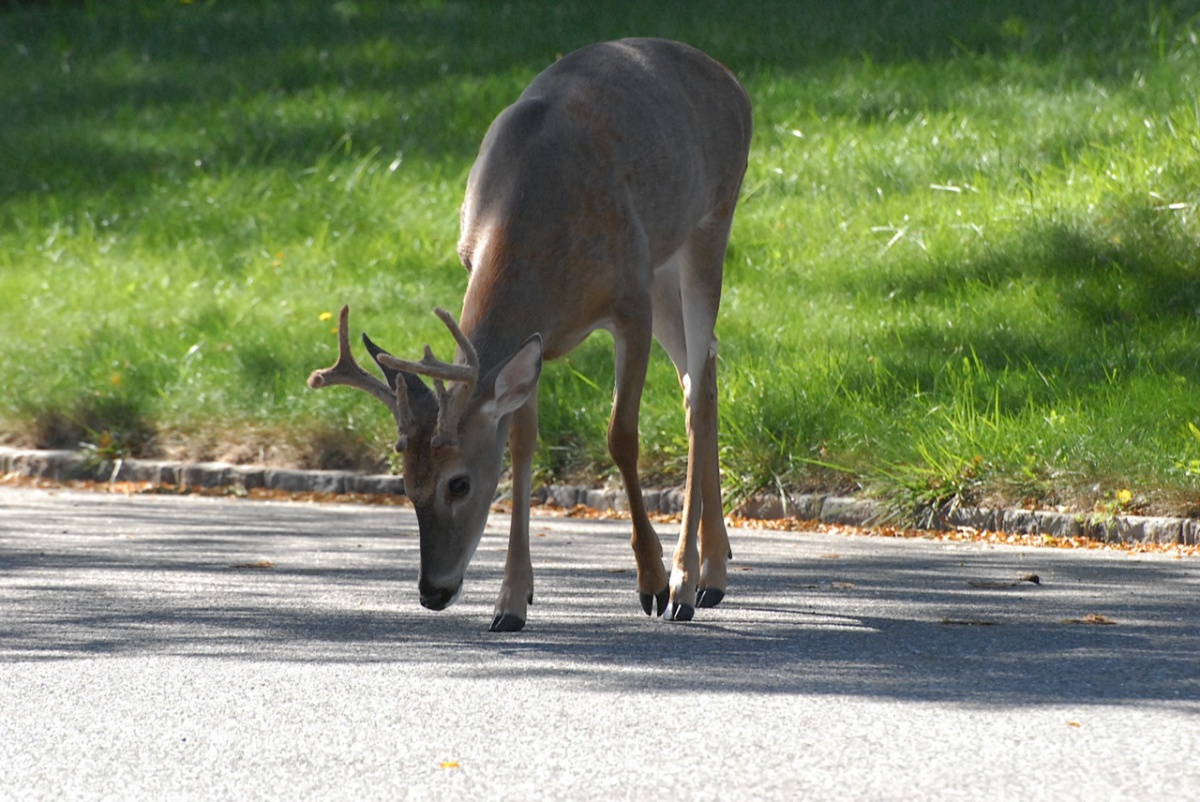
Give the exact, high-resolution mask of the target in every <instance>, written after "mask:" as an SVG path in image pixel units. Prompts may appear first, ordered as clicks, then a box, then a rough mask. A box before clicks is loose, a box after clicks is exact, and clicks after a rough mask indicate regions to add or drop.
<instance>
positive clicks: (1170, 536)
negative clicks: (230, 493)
mask: <svg viewBox="0 0 1200 802" xmlns="http://www.w3.org/2000/svg"><path fill="white" fill-rule="evenodd" d="M10 474H16V475H19V476H28V477H32V478H37V479H50V480H55V481H70V480H91V481H99V482H150V483H154V484H164V485H176V486H178V487H203V488H213V487H235V488H243V489H246V490H253V489H256V488H265V489H268V490H281V491H285V492H290V493H303V492H316V493H335V494H341V493H365V494H391V495H403V494H404V480H403V479H402V478H401V477H399V476H391V475H367V474H361V473H356V472H354V471H300V470H291V469H285V468H265V467H258V466H251V465H231V464H229V463H224V462H199V463H178V462H160V461H155V460H135V459H127V460H99V461H97V460H93V459H89V458H88V457H87V456H85V455H84V454H83V453H81V452H78V451H40V450H31V449H15V448H8V447H5V446H0V475H3V476H7V475H10ZM642 497H643V499H644V500H645V502H646V508H647V510H649V511H650V512H652V513H665V514H678V513H680V512H682V511H683V491H682V490H679V489H669V490H646V491H644V492H643V494H642ZM534 500H535V501H536V502H537V503H538V504H544V505H549V506H553V507H563V508H571V507H576V506H579V505H583V506H586V507H590V508H592V509H595V510H599V511H604V510H618V511H624V510H628V509H629V503H628V500H627V499H626V497H625V493H624V492H622V491H620V490H596V489H591V488H586V487H576V486H573V485H547V486H545V487H541V488H538V489H537V490H536V491H535V492H534ZM736 512H737V514H738V515H741V516H743V517H745V518H752V519H753V518H757V519H763V520H770V519H777V518H784V517H789V516H794V517H796V518H799V519H801V520H812V521H821V522H822V523H828V524H842V525H848V526H870V525H872V524H874V523H878V522H879V521H881V520H883V519H885V518H886V517H887V514H888V512H889V509H888V507H887V506H886V505H884V504H883V503H881V502H878V501H872V500H870V499H859V498H852V497H844V496H828V495H819V494H795V495H793V494H789V495H787V496H786V497H782V498H781V497H779V496H775V495H758V496H754V497H752V498H750V499H748V500H747V501H745V502H744V503H743V504H742V505H741V506H740V507H739V508H738V509H737V510H736ZM929 528H931V529H935V530H953V529H973V530H976V531H981V532H1005V533H1009V534H1023V535H1048V536H1053V537H1084V538H1090V539H1092V540H1097V541H1102V542H1106V543H1116V542H1124V543H1155V544H1160V545H1170V544H1182V545H1188V546H1195V545H1200V520H1197V519H1194V518H1159V517H1150V516H1140V515H1121V516H1096V515H1077V514H1072V513H1061V512H1051V511H1045V510H1015V509H1014V510H992V509H983V508H977V507H956V508H953V509H947V510H941V511H938V513H937V514H936V515H934V516H933V520H932V522H931V526H930V527H929Z"/></svg>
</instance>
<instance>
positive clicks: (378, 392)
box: [308, 304, 412, 435]
mask: <svg viewBox="0 0 1200 802" xmlns="http://www.w3.org/2000/svg"><path fill="white" fill-rule="evenodd" d="M349 322H350V305H349V304H346V305H345V306H343V307H342V311H341V314H340V315H339V316H338V356H337V361H336V362H334V363H333V366H332V367H328V368H325V369H324V370H314V371H313V372H312V373H311V374H310V375H309V377H308V386H309V387H311V388H313V389H314V390H319V389H321V388H322V387H333V386H334V385H342V386H344V387H354V388H356V389H359V390H362V391H363V392H365V393H369V394H370V395H373V396H375V397H376V398H378V399H379V400H380V401H382V402H383V403H384V404H385V405H386V406H387V408H388V409H389V410H390V411H391V413H392V417H393V418H395V419H396V427H397V428H398V429H399V430H400V432H401V434H402V435H403V434H404V433H405V432H407V431H408V429H409V428H411V424H412V414H411V412H410V411H409V409H408V392H407V388H406V387H405V386H404V382H403V380H400V381H397V383H396V384H397V386H396V389H395V390H394V391H393V390H392V388H391V387H389V386H388V385H387V383H386V382H383V381H380V380H379V379H378V378H377V377H375V376H373V375H371V374H370V373H367V372H366V371H365V370H363V369H362V368H361V367H359V364H358V362H356V361H355V360H354V354H353V353H352V352H351V351H350V325H349Z"/></svg>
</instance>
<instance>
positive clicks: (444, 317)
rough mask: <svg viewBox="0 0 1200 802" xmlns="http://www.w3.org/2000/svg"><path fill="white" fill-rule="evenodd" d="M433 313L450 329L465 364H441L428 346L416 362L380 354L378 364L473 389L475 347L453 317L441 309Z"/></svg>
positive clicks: (476, 359) (476, 368) (476, 375)
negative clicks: (465, 359)
mask: <svg viewBox="0 0 1200 802" xmlns="http://www.w3.org/2000/svg"><path fill="white" fill-rule="evenodd" d="M433 311H434V314H436V315H437V316H438V317H439V318H440V319H441V321H442V322H443V323H445V324H446V328H448V329H450V333H451V334H452V335H453V336H454V340H455V342H457V343H458V347H459V349H460V350H461V351H462V352H463V355H464V356H466V358H467V364H465V365H459V364H455V363H453V362H443V361H441V360H440V359H438V358H437V357H435V356H434V355H433V349H432V348H430V347H429V346H428V345H426V346H425V356H423V357H421V359H420V360H418V361H416V362H413V361H412V360H409V359H399V358H397V357H394V356H392V355H391V354H381V355H380V357H379V359H380V362H382V363H383V364H384V365H387V366H388V367H389V368H392V369H393V370H403V371H406V372H408V373H416V374H419V375H421V376H428V377H429V378H431V379H439V380H441V381H447V382H461V383H463V384H466V385H468V386H470V387H472V388H473V387H474V386H475V382H476V381H477V380H478V379H479V354H478V353H476V351H475V346H473V345H471V341H470V340H468V339H467V336H466V335H465V334H463V333H462V329H460V328H459V327H458V324H457V323H455V322H454V317H453V316H452V315H451V314H450V313H449V312H447V311H446V310H445V309H441V308H438V309H435V310H433Z"/></svg>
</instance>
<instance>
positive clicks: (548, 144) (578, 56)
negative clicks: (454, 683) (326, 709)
mask: <svg viewBox="0 0 1200 802" xmlns="http://www.w3.org/2000/svg"><path fill="white" fill-rule="evenodd" d="M750 127H751V125H750V102H749V99H748V98H747V96H746V93H745V91H744V90H743V89H742V87H741V86H740V85H739V84H738V82H737V80H736V79H735V78H734V77H733V75H732V74H730V72H729V71H728V70H726V69H725V68H724V67H723V66H721V65H720V64H718V63H717V62H716V61H713V60H712V59H711V58H709V57H708V56H706V55H704V54H703V53H701V52H700V51H698V50H695V49H693V48H691V47H688V46H687V45H683V44H679V43H677V42H669V41H664V40H656V39H625V40H622V41H618V42H608V43H603V44H596V45H592V46H590V47H585V48H583V49H582V50H579V51H576V52H574V53H571V54H570V55H568V56H565V57H564V58H562V59H560V60H559V61H558V62H556V63H555V64H554V65H552V66H551V67H549V68H547V69H546V70H545V71H544V72H542V73H541V74H540V75H538V76H537V77H536V78H535V79H534V80H533V82H532V83H531V84H530V85H529V87H528V88H527V89H526V90H525V91H524V92H523V93H522V94H521V96H520V97H519V98H518V99H517V101H516V102H515V103H514V104H513V105H512V106H509V107H508V108H507V109H505V110H504V111H502V112H501V113H500V115H499V116H498V117H497V118H496V120H495V121H494V122H493V123H492V125H491V127H490V128H489V129H488V131H487V135H486V136H485V137H484V139H483V143H482V145H481V146H480V149H479V157H478V158H477V159H476V161H475V164H474V166H473V167H472V168H471V172H470V176H469V178H468V179H467V192H466V198H465V199H464V201H463V205H462V210H461V216H462V235H461V238H460V240H459V244H458V254H459V257H460V258H461V260H462V263H463V265H464V266H465V267H466V269H467V271H468V272H469V274H470V277H469V279H468V282H467V290H466V297H465V298H464V300H463V308H462V313H461V314H460V315H459V321H458V323H455V321H454V318H453V317H452V316H451V315H450V314H449V313H447V312H445V311H443V310H441V309H438V310H436V312H437V315H438V317H440V318H441V320H442V322H443V323H445V325H446V327H447V328H448V329H449V330H450V332H451V334H452V335H453V337H454V340H455V341H456V342H457V344H458V348H457V352H456V355H455V358H454V361H453V362H449V363H447V362H441V361H439V360H437V359H436V358H435V357H434V356H433V353H432V351H431V350H430V348H429V346H426V347H425V355H424V357H423V358H422V359H420V360H419V361H408V360H404V359H397V358H396V357H394V356H392V355H390V354H388V353H387V352H386V351H383V350H382V349H380V348H379V347H377V346H376V345H375V344H374V343H372V342H371V341H370V339H369V338H368V337H367V336H366V335H365V334H364V335H363V340H364V343H365V344H366V347H367V349H368V351H369V352H370V354H371V356H372V357H373V358H374V360H375V362H376V364H377V365H378V366H379V368H380V369H381V370H382V371H383V374H384V377H385V379H386V382H385V381H380V380H379V379H378V378H376V377H375V376H373V375H371V374H369V373H367V372H366V371H365V370H363V369H362V368H360V367H359V366H358V364H357V363H356V362H355V361H354V357H353V356H352V355H351V352H350V340H349V334H348V309H347V308H343V309H342V311H341V318H340V321H339V324H338V359H337V363H336V364H335V365H334V366H333V367H331V368H327V369H325V370H318V371H315V372H314V373H313V374H312V375H311V376H310V377H309V379H308V383H309V386H311V387H314V388H318V387H326V386H330V385H336V384H342V385H347V386H350V387H357V388H358V389H360V390H364V391H366V392H368V393H370V394H371V395H373V396H375V397H376V398H378V399H379V400H380V401H382V402H383V403H384V404H386V405H387V406H388V408H389V409H390V410H391V412H392V415H393V416H394V417H395V419H396V428H397V430H398V431H399V434H400V438H399V440H398V442H397V444H396V449H397V451H400V452H402V453H403V455H404V485H405V491H406V492H407V494H408V495H409V497H410V498H411V499H412V502H413V505H414V506H415V507H416V513H417V522H418V524H419V527H420V548H421V570H420V578H419V582H418V588H419V590H420V595H421V604H422V605H424V606H425V607H427V608H429V609H432V610H441V609H444V608H445V607H447V606H449V605H450V604H451V603H452V602H453V601H454V600H455V599H456V598H457V597H458V594H459V592H460V590H461V588H462V581H463V574H464V572H465V571H466V568H467V563H468V562H469V561H470V559H471V556H472V555H473V554H474V552H475V548H476V547H477V546H478V544H479V541H480V539H481V537H482V535H483V529H484V526H485V524H486V522H487V517H488V513H489V511H490V507H491V503H492V500H493V495H494V494H495V491H496V486H497V483H498V481H499V475H500V470H501V463H502V459H503V455H504V444H505V442H506V441H507V443H508V447H509V450H510V452H511V456H512V493H513V510H512V529H511V532H510V535H509V542H508V554H507V558H506V562H505V566H504V579H503V582H502V583H501V586H500V595H499V598H498V599H497V601H496V609H495V615H494V617H493V619H492V624H491V629H492V630H493V631H516V630H519V629H521V628H522V627H524V625H525V618H526V609H527V605H528V604H530V603H532V601H533V564H532V561H531V559H530V553H529V501H530V491H531V487H530V485H531V481H532V479H531V473H532V463H533V455H534V449H535V447H536V441H537V385H538V376H539V374H540V372H541V366H542V360H543V359H555V358H557V357H560V356H562V355H564V354H566V353H567V352H569V351H571V350H572V349H573V348H575V347H576V346H577V345H579V344H580V343H581V342H582V341H583V340H584V339H585V338H586V337H587V336H588V335H589V334H590V333H591V332H593V331H595V330H596V329H606V330H608V331H609V332H611V333H612V336H613V341H614V350H615V362H616V364H615V373H616V387H615V397H614V400H613V409H612V418H611V421H610V423H609V427H608V448H609V452H610V453H611V454H612V458H613V461H614V462H615V463H616V466H617V468H618V469H619V470H620V472H621V478H622V479H623V480H624V483H625V490H626V493H627V494H628V497H629V511H630V514H631V516H632V518H633V540H632V545H633V552H634V557H635V559H636V562H637V587H638V591H639V594H640V598H641V604H642V608H643V609H644V610H645V612H646V613H647V614H648V615H649V614H651V613H653V612H654V611H655V608H656V607H657V613H658V614H659V615H664V614H665V616H666V617H667V618H668V619H670V620H675V621H687V620H689V619H691V618H692V616H693V614H694V609H695V608H696V607H697V606H698V607H712V606H714V605H716V604H717V603H719V602H720V601H721V599H722V598H723V597H724V595H725V587H726V568H725V563H726V560H727V558H728V556H729V540H728V536H727V534H726V531H725V522H724V517H723V510H722V506H721V484H720V475H719V469H718V465H717V375H716V370H717V340H716V337H715V336H714V334H713V327H714V325H715V323H716V317H717V307H718V306H719V304H720V298H721V274H722V266H723V262H724V258H725V247H726V243H727V242H728V239H729V228H730V224H731V223H732V220H733V211H734V206H735V205H736V203H737V197H738V190H739V188H740V186H741V182H742V176H743V174H744V172H745V170H746V159H747V154H748V151H749V147H750ZM651 336H653V337H654V338H656V339H657V340H658V342H659V343H660V344H661V345H662V347H663V349H664V350H665V351H666V353H667V355H668V356H669V357H670V358H671V361H672V362H673V363H674V364H675V368H676V370H677V371H678V373H679V380H680V383H681V384H682V386H683V396H684V408H685V410H686V420H687V437H688V461H687V485H686V491H685V502H684V514H683V524H682V527H681V530H682V531H681V532H680V536H679V544H678V546H677V547H676V549H675V555H674V562H673V565H672V570H671V573H670V576H669V579H668V574H667V572H666V571H665V569H664V567H663V562H662V546H661V544H660V543H659V540H658V536H657V535H656V534H655V532H654V529H653V527H652V526H651V524H650V519H649V518H648V517H647V514H646V507H645V504H644V503H643V500H642V489H641V485H640V483H639V481H638V469H637V463H638V408H639V406H640V403H641V397H642V385H643V382H644V381H645V378H646V367H647V363H648V360H649V357H650V341H651ZM418 376H425V377H427V378H430V379H432V380H433V384H434V390H433V391H431V390H430V389H429V387H428V386H427V385H426V384H425V383H424V382H423V381H422V380H421V379H420V378H418Z"/></svg>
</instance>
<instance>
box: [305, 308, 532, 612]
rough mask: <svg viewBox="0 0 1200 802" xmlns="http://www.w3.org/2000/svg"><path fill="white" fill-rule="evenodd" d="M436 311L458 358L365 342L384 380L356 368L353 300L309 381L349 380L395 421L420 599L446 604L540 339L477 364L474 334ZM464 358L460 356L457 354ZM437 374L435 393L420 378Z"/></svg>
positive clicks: (454, 593) (487, 498) (479, 531)
mask: <svg viewBox="0 0 1200 802" xmlns="http://www.w3.org/2000/svg"><path fill="white" fill-rule="evenodd" d="M435 313H436V314H437V316H438V317H439V318H441V320H442V322H443V323H445V324H446V327H447V328H448V329H449V330H450V333H451V334H452V335H453V336H454V339H455V341H456V342H457V343H458V358H457V359H456V361H455V362H442V361H440V360H438V359H437V358H436V357H435V356H434V355H433V351H432V349H431V348H430V347H429V346H428V345H427V346H425V355H424V356H423V357H422V358H421V359H420V360H418V361H409V360H405V359H398V358H396V357H394V356H392V355H391V354H389V353H388V352H387V351H384V350H383V349H382V348H380V347H379V346H377V345H375V343H373V342H372V341H371V339H370V338H369V337H367V335H366V334H364V335H363V343H364V345H365V346H366V348H367V351H368V352H369V353H370V354H371V357H372V359H374V361H375V364H376V365H378V367H379V369H380V370H381V371H382V372H383V376H384V380H383V381H381V380H380V379H379V378H377V377H376V376H374V375H372V374H370V373H368V372H367V371H365V370H363V369H362V368H361V367H359V365H358V363H357V362H355V360H354V356H353V354H352V353H351V351H350V336H349V329H348V320H349V314H350V308H349V307H348V306H344V307H342V311H341V316H340V318H339V320H338V358H337V361H336V362H335V363H334V365H333V366H332V367H329V368H326V369H324V370H317V371H313V373H312V375H311V376H309V377H308V385H309V387H312V388H314V389H317V388H321V387H328V386H332V385H339V384H340V385H344V386H347V387H355V388H358V389H359V390H363V391H364V392H366V393H369V394H370V395H372V396H374V397H375V398H377V399H379V400H380V401H382V402H383V403H384V405H385V406H387V407H388V409H389V410H390V411H391V413H392V417H393V418H394V419H395V421H396V431H397V434H398V438H397V440H396V451H397V452H399V453H401V454H402V455H403V458H404V490H405V493H406V494H407V495H408V497H409V498H410V499H411V500H412V502H413V506H414V507H415V508H416V513H417V523H418V526H419V528H420V539H421V542H420V546H421V571H420V578H419V580H418V589H419V591H420V595H421V604H422V605H423V606H425V607H427V608H429V609H431V610H442V609H445V608H446V607H448V606H450V604H452V603H453V602H454V601H455V599H457V598H458V594H459V592H460V590H461V589H462V581H463V575H464V574H465V572H466V569H467V564H468V563H469V562H470V560H471V557H472V555H474V553H475V549H476V548H477V547H478V545H479V541H480V539H481V538H482V536H483V529H484V526H485V525H486V523H487V517H488V513H489V512H490V510H491V505H492V499H493V496H494V495H495V492H496V485H497V484H498V483H499V479H500V469H501V462H502V460H503V456H504V447H505V443H506V441H507V439H508V421H509V416H510V415H511V414H512V413H513V412H514V411H515V410H517V409H518V408H520V407H521V406H522V405H523V404H525V403H526V402H527V401H528V400H529V398H530V396H532V395H533V394H534V393H536V392H537V382H538V376H539V375H540V373H541V367H542V340H541V337H540V336H539V335H537V334H534V335H533V336H531V337H530V338H529V339H527V340H526V341H525V343H524V344H523V345H522V346H521V347H520V348H518V349H517V351H516V353H514V354H512V355H511V356H510V357H508V358H507V359H506V360H504V361H503V362H502V363H500V364H498V365H495V366H490V367H488V366H481V365H480V362H479V357H478V355H477V353H476V351H475V348H474V346H473V345H472V344H471V342H470V340H468V339H467V337H466V336H465V335H464V334H463V333H462V331H461V330H460V329H459V327H458V324H457V323H455V321H454V318H453V317H452V316H451V315H450V313H449V312H446V311H445V310H443V309H437V310H435ZM460 360H461V361H460ZM420 376H425V377H428V378H430V379H432V380H433V386H434V389H433V390H432V391H431V390H430V389H429V387H428V385H426V384H425V382H424V381H422V380H421V379H420V378H419V377H420Z"/></svg>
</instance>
